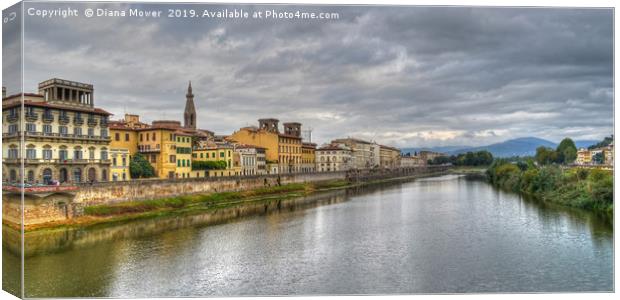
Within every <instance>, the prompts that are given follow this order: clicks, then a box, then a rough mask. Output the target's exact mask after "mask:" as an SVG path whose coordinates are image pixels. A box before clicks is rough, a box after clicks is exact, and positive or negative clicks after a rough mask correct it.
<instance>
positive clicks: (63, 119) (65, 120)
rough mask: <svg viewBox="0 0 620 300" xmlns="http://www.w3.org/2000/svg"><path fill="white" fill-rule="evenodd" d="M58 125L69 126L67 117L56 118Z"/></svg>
mask: <svg viewBox="0 0 620 300" xmlns="http://www.w3.org/2000/svg"><path fill="white" fill-rule="evenodd" d="M58 123H60V124H63V125H64V124H69V116H63V115H60V116H58Z"/></svg>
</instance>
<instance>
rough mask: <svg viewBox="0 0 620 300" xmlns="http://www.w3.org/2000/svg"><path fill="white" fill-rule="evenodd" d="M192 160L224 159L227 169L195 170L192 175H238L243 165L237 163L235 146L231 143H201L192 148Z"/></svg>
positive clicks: (215, 160) (213, 160) (214, 160)
mask: <svg viewBox="0 0 620 300" xmlns="http://www.w3.org/2000/svg"><path fill="white" fill-rule="evenodd" d="M192 160H193V161H194V163H195V162H197V161H212V162H217V161H222V162H223V163H224V164H225V165H226V168H225V169H217V170H193V171H192V177H221V176H238V175H240V171H241V167H240V166H239V164H238V163H237V165H235V151H234V146H233V145H232V144H229V143H216V142H206V143H201V144H200V145H198V146H197V147H195V148H194V149H193V150H192Z"/></svg>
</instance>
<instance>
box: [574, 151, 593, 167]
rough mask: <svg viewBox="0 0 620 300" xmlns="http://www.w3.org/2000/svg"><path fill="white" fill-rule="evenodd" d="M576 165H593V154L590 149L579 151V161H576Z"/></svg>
mask: <svg viewBox="0 0 620 300" xmlns="http://www.w3.org/2000/svg"><path fill="white" fill-rule="evenodd" d="M575 164H578V165H589V164H592V152H591V151H590V150H588V149H583V148H582V149H579V150H578V151H577V159H575Z"/></svg>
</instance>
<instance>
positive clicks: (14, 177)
mask: <svg viewBox="0 0 620 300" xmlns="http://www.w3.org/2000/svg"><path fill="white" fill-rule="evenodd" d="M9 181H11V182H16V181H17V171H15V170H11V171H10V172H9Z"/></svg>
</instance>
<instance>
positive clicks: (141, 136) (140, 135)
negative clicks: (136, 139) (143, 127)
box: [140, 133, 142, 142]
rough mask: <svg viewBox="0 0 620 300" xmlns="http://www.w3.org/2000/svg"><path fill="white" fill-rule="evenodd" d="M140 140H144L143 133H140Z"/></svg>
mask: <svg viewBox="0 0 620 300" xmlns="http://www.w3.org/2000/svg"><path fill="white" fill-rule="evenodd" d="M140 142H142V133H140Z"/></svg>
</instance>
